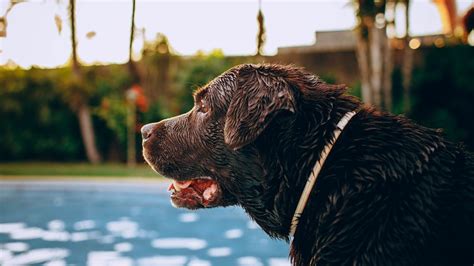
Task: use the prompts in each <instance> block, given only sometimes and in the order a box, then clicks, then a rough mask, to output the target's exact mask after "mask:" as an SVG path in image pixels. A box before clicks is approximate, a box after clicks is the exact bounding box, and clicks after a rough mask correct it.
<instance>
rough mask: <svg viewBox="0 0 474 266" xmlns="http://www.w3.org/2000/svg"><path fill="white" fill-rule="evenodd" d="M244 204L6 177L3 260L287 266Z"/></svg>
mask: <svg viewBox="0 0 474 266" xmlns="http://www.w3.org/2000/svg"><path fill="white" fill-rule="evenodd" d="M288 248H289V247H288V244H287V243H285V242H282V241H276V240H272V239H270V238H269V237H268V236H266V235H265V234H264V233H263V231H262V230H261V229H260V228H259V227H258V226H257V225H256V224H255V223H254V222H252V221H250V220H249V218H248V217H247V215H246V214H245V213H244V212H243V211H242V210H241V209H240V208H234V207H232V208H216V209H209V210H198V211H193V212H190V211H186V210H183V209H175V208H173V207H171V205H170V203H169V198H168V195H167V193H166V184H164V183H146V184H139V183H127V182H125V183H120V184H112V183H110V182H107V183H104V182H80V181H74V182H65V183H62V182H50V181H48V182H32V181H29V182H23V183H22V182H7V181H3V182H0V264H1V265H25V264H44V265H49V266H51V265H93V266H96V265H97V266H100V265H113V266H120V265H170V266H173V265H187V266H198V265H200V266H208V265H272V266H274V265H289V263H288V259H287V254H288Z"/></svg>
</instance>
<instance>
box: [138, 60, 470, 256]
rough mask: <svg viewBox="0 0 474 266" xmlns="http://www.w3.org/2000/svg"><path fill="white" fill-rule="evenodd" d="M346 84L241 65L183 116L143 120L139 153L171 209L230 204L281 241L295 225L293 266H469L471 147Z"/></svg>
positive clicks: (290, 71) (294, 70)
mask: <svg viewBox="0 0 474 266" xmlns="http://www.w3.org/2000/svg"><path fill="white" fill-rule="evenodd" d="M344 92H345V88H344V86H337V85H328V84H326V83H324V82H323V81H321V80H320V79H318V78H317V77H315V76H314V75H312V74H309V73H307V72H304V71H302V70H300V69H298V68H294V67H287V66H278V65H242V66H237V67H234V68H232V69H230V70H229V71H227V72H225V73H224V74H222V75H221V76H219V77H217V78H216V79H214V80H213V81H211V82H210V83H209V84H208V85H206V86H204V87H203V88H201V89H200V90H198V91H197V92H196V93H195V94H194V99H195V106H194V108H193V109H192V110H190V111H189V112H188V113H186V114H183V115H180V116H178V117H174V118H170V119H167V120H164V121H161V122H159V123H153V124H148V125H146V126H144V127H143V128H142V134H143V155H144V157H145V159H146V161H147V162H148V163H149V164H150V165H151V166H152V167H153V169H155V170H156V171H157V172H159V173H161V174H162V175H164V176H166V177H168V178H171V179H173V184H172V186H171V190H173V193H172V196H171V198H172V201H173V203H174V204H175V205H176V206H178V207H186V208H190V209H196V208H202V207H215V206H225V205H235V204H237V205H240V206H242V207H243V208H244V209H245V210H246V211H247V213H248V214H249V215H250V216H251V217H252V218H253V219H254V220H255V221H256V222H257V223H258V224H259V225H260V226H261V227H262V228H263V230H265V231H266V232H267V233H268V234H269V235H270V236H272V237H277V238H281V239H286V240H288V239H289V236H290V227H291V226H293V227H294V228H296V232H295V234H294V240H293V242H292V247H291V248H292V250H291V257H292V260H293V262H294V264H295V265H472V263H473V262H474V259H473V254H474V249H473V248H474V242H473V241H474V159H473V157H472V155H470V154H469V153H467V152H466V151H464V150H463V149H462V148H461V147H459V146H458V145H455V144H453V143H450V142H448V141H446V140H445V139H443V137H442V136H440V134H439V133H438V132H437V131H435V130H431V129H428V128H424V127H421V126H418V125H416V124H414V123H412V122H411V121H409V120H408V119H405V118H403V117H400V116H393V115H390V114H387V113H381V112H378V111H376V110H374V109H372V108H369V107H366V106H363V105H362V104H361V103H360V102H359V101H358V100H357V99H356V98H354V97H352V96H348V95H346V94H344ZM348 114H349V115H350V117H349V116H348ZM354 114H355V115H354ZM341 121H343V122H344V123H341ZM342 124H344V125H343V126H341V125H342ZM344 126H345V127H344ZM336 133H337V134H336ZM339 134H340V136H339V138H338V139H336V137H337V136H338V135H339ZM326 158H327V159H326ZM324 160H325V162H324ZM317 163H318V164H319V166H318V164H317ZM315 165H316V166H315ZM318 167H319V168H318ZM317 168H318V171H320V172H319V174H314V172H315V171H314V169H317ZM310 175H312V176H313V175H315V176H316V177H314V178H317V181H316V183H315V184H314V186H313V185H311V186H309V189H308V192H310V193H308V194H307V195H305V193H303V190H304V188H305V186H306V187H308V186H307V185H306V184H307V180H308V177H309V176H310ZM315 180H316V179H315ZM301 199H306V200H307V203H306V204H303V211H301V212H300V213H298V211H296V213H295V210H296V209H297V208H296V206H297V205H298V202H301ZM292 221H293V222H292Z"/></svg>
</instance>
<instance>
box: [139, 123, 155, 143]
mask: <svg viewBox="0 0 474 266" xmlns="http://www.w3.org/2000/svg"><path fill="white" fill-rule="evenodd" d="M155 125H156V123H150V124H146V125H144V126H143V127H142V129H141V132H142V138H143V140H147V139H148V138H150V136H151V133H152V132H153V128H154V127H155Z"/></svg>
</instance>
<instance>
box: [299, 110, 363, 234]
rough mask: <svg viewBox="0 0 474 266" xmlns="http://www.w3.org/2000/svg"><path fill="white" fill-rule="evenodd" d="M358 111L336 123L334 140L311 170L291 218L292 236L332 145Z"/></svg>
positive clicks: (325, 148) (347, 114)
mask: <svg viewBox="0 0 474 266" xmlns="http://www.w3.org/2000/svg"><path fill="white" fill-rule="evenodd" d="M356 113H357V112H356V111H351V112H347V113H346V114H345V115H344V116H343V117H342V118H341V120H339V123H337V125H336V129H335V130H334V137H333V139H332V141H330V142H329V143H328V144H326V146H324V149H323V151H322V152H321V156H320V158H319V160H317V161H316V164H315V165H314V167H313V170H312V171H311V174H310V175H309V177H308V180H307V181H306V185H305V187H304V189H303V193H301V197H300V200H299V201H298V205H296V210H295V213H294V214H293V218H292V219H291V226H290V237H293V236H294V235H295V232H296V227H297V226H298V222H299V218H300V217H301V214H302V213H303V211H304V208H305V207H306V203H307V202H308V198H309V195H310V193H311V190H312V189H313V187H314V184H315V183H316V179H317V178H318V175H319V172H321V169H322V168H323V165H324V162H325V161H326V158H327V157H328V155H329V152H331V149H332V147H333V146H334V144H335V143H336V141H337V138H339V135H340V134H341V132H342V130H343V129H344V127H345V126H346V125H347V123H349V121H350V120H351V118H352V117H353V116H354V115H355V114H356Z"/></svg>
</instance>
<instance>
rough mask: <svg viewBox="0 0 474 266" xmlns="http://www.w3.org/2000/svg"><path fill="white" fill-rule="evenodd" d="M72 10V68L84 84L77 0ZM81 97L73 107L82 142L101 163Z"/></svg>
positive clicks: (91, 157)
mask: <svg viewBox="0 0 474 266" xmlns="http://www.w3.org/2000/svg"><path fill="white" fill-rule="evenodd" d="M69 4H70V12H71V16H70V17H71V43H72V70H73V75H74V76H75V77H76V80H77V82H78V84H79V86H81V85H82V84H83V82H84V81H83V79H84V78H83V75H82V72H81V68H80V63H79V60H78V59H77V49H76V48H77V47H76V44H77V43H76V19H75V4H76V3H75V0H69ZM77 95H78V96H76V97H80V98H81V99H76V101H75V102H77V103H78V104H77V106H73V109H74V111H75V113H76V115H77V118H78V120H79V127H80V129H81V137H82V142H83V144H84V149H85V151H86V156H87V159H88V161H89V162H91V163H94V164H96V163H99V162H100V161H101V157H100V154H99V151H98V150H97V146H96V143H95V134H94V126H93V124H92V119H91V114H90V110H89V107H88V106H87V101H86V100H85V99H84V98H85V97H82V96H79V95H80V94H77Z"/></svg>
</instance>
